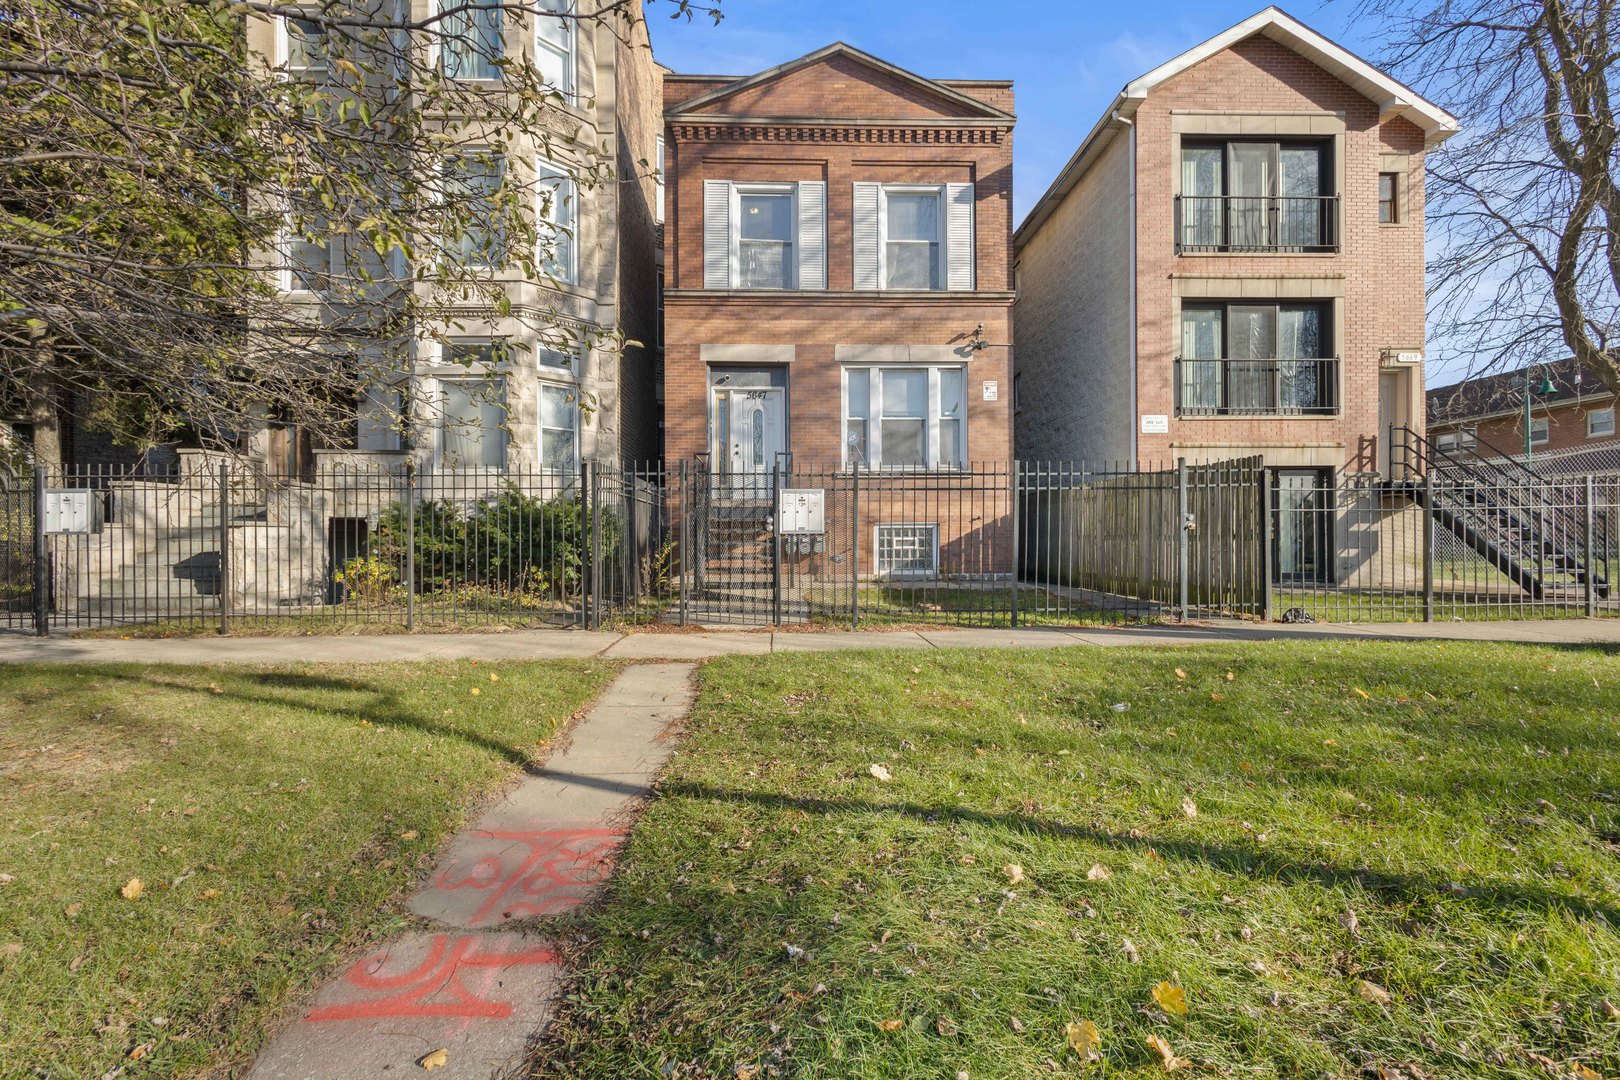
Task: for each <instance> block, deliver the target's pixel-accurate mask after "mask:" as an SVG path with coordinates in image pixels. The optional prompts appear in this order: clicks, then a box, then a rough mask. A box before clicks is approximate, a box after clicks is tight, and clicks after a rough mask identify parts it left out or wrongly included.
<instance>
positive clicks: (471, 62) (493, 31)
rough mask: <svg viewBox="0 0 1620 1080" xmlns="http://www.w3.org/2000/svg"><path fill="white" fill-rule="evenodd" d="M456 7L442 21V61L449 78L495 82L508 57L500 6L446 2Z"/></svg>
mask: <svg viewBox="0 0 1620 1080" xmlns="http://www.w3.org/2000/svg"><path fill="white" fill-rule="evenodd" d="M442 3H443V6H444V7H446V8H452V9H453V10H451V11H449V12H448V13H447V14H446V15H445V16H444V18H443V19H441V20H440V22H439V29H440V32H441V33H442V34H443V35H444V36H443V37H442V38H441V39H440V41H441V46H440V48H441V62H442V63H443V64H444V74H445V77H446V78H450V79H462V80H467V81H478V80H482V81H489V82H493V81H496V80H498V79H500V77H501V66H500V61H501V58H502V56H504V55H505V43H504V42H503V40H502V37H501V32H502V11H501V9H500V8H499V7H462V6H461V4H460V2H459V0H442Z"/></svg>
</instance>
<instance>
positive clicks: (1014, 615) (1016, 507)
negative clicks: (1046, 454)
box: [1012, 458, 1023, 630]
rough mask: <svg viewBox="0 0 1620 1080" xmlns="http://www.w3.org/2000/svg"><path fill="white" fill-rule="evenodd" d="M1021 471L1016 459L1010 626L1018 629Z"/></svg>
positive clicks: (1014, 461) (1014, 467)
mask: <svg viewBox="0 0 1620 1080" xmlns="http://www.w3.org/2000/svg"><path fill="white" fill-rule="evenodd" d="M1021 476H1022V471H1021V469H1020V467H1019V462H1018V459H1017V458H1014V459H1013V463H1012V625H1013V629H1015V630H1016V629H1017V628H1018V543H1019V535H1018V534H1019V526H1020V525H1021V524H1022V522H1021V520H1020V519H1021V517H1022V511H1023V498H1022V494H1023V493H1022V490H1021V489H1022V487H1023V485H1022V484H1021V483H1020V482H1019V481H1020V478H1021Z"/></svg>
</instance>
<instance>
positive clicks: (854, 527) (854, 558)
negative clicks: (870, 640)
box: [849, 457, 861, 630]
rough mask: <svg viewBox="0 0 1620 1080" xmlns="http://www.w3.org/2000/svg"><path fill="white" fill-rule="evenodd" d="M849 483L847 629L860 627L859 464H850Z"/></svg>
mask: <svg viewBox="0 0 1620 1080" xmlns="http://www.w3.org/2000/svg"><path fill="white" fill-rule="evenodd" d="M851 465H852V467H851V469H850V483H849V628H850V629H851V630H855V629H857V628H859V627H860V625H861V462H860V458H859V457H856V458H855V460H854V461H853V462H852V463H851Z"/></svg>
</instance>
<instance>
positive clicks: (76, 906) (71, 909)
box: [62, 903, 84, 919]
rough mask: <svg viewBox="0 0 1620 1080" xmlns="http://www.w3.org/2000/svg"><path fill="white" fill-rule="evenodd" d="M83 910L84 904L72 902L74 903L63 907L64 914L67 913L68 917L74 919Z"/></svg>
mask: <svg viewBox="0 0 1620 1080" xmlns="http://www.w3.org/2000/svg"><path fill="white" fill-rule="evenodd" d="M83 910H84V905H83V904H80V903H72V904H69V905H68V906H67V907H65V908H63V909H62V914H63V915H66V916H67V917H68V918H70V919H72V918H76V917H77V916H78V914H79V912H81V911H83Z"/></svg>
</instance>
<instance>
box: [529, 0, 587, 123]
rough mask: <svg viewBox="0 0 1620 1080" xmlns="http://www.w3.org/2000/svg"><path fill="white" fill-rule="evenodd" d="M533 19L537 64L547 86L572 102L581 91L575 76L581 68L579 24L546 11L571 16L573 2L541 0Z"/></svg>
mask: <svg viewBox="0 0 1620 1080" xmlns="http://www.w3.org/2000/svg"><path fill="white" fill-rule="evenodd" d="M535 7H536V9H537V11H536V14H535V16H534V63H535V67H536V68H538V69H539V71H540V77H541V78H543V79H545V81H546V84H547V85H549V86H551V87H552V88H553V89H555V90H556V91H557V92H558V93H559V94H561V95H562V96H563V99H564V100H566V101H569V102H572V101H573V100H574V99H575V96H576V92H577V90H578V84H577V81H576V79H577V76H576V73H577V71H578V68H579V53H578V48H577V46H576V44H575V43H576V42H577V40H578V37H577V35H576V34H575V30H576V29H577V24H576V22H575V20H574V19H572V18H564V17H560V16H559V15H548V14H546V12H559V13H567V14H571V13H572V12H573V7H574V6H573V4H572V3H571V2H570V0H539V2H538V3H537V4H536V5H535Z"/></svg>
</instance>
